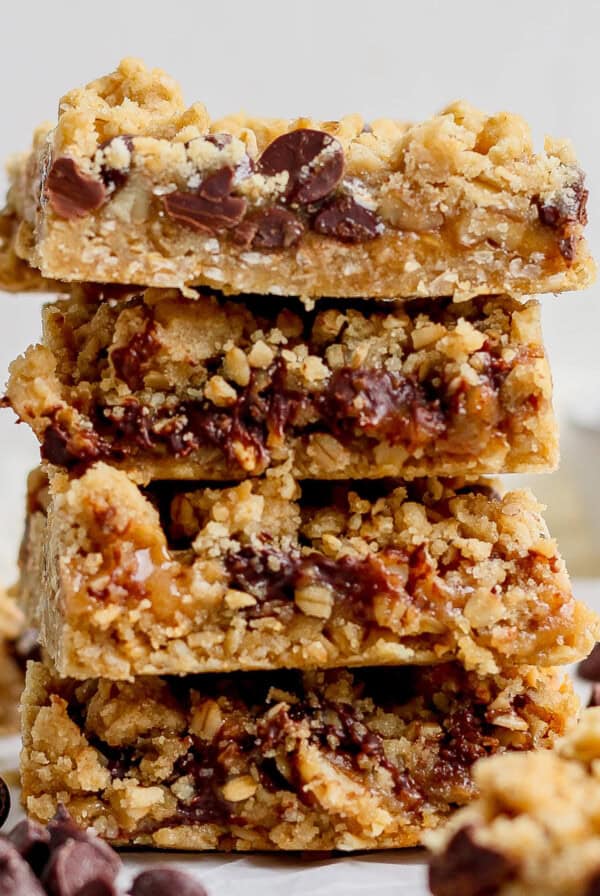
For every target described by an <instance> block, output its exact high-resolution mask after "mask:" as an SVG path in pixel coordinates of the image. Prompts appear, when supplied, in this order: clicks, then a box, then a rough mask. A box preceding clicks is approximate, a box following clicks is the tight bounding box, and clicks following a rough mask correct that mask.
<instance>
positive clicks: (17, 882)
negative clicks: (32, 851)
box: [0, 837, 45, 896]
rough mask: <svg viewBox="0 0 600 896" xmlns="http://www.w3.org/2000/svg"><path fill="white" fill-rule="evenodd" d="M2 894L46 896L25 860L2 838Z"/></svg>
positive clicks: (0, 838) (10, 895)
mask: <svg viewBox="0 0 600 896" xmlns="http://www.w3.org/2000/svg"><path fill="white" fill-rule="evenodd" d="M0 893H1V894H2V896H45V894H44V890H43V889H42V886H41V884H40V882H39V881H38V879H37V877H36V876H35V874H34V873H33V871H32V870H31V868H30V867H29V865H28V864H27V862H26V861H25V859H23V858H21V856H20V855H19V853H18V852H17V850H16V849H15V847H14V846H13V844H12V843H11V842H10V841H9V840H7V839H5V838H4V837H0Z"/></svg>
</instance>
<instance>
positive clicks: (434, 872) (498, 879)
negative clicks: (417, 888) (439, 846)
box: [429, 827, 516, 896]
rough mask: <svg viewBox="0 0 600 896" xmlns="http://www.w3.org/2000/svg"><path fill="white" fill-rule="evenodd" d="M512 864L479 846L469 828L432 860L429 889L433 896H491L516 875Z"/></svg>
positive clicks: (454, 838) (487, 848)
mask: <svg viewBox="0 0 600 896" xmlns="http://www.w3.org/2000/svg"><path fill="white" fill-rule="evenodd" d="M515 871H516V866H515V863H514V862H513V861H512V860H511V859H509V858H507V857H506V856H504V855H502V853H500V852H497V851H496V850H495V849H490V848H489V847H487V846H480V844H479V843H477V842H476V841H475V839H474V837H473V831H472V828H471V827H465V828H461V829H460V830H459V831H457V832H456V834H455V835H454V836H453V837H452V839H451V840H450V842H449V843H448V845H447V846H446V849H445V850H444V852H443V853H441V855H436V856H434V857H433V858H432V859H431V862H430V865H429V888H430V890H431V892H432V893H433V896H493V894H494V893H497V892H498V891H499V890H500V888H501V887H502V886H503V885H504V884H505V883H506V882H507V881H509V880H510V879H511V878H512V877H513V876H514V874H515Z"/></svg>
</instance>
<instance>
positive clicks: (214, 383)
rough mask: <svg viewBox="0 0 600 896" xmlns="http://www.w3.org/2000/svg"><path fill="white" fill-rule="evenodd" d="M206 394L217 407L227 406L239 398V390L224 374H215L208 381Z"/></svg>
mask: <svg viewBox="0 0 600 896" xmlns="http://www.w3.org/2000/svg"><path fill="white" fill-rule="evenodd" d="M204 395H205V396H206V398H208V400H209V401H212V403H213V404H216V406H217V407H219V408H222V407H227V405H230V404H233V403H234V402H235V401H236V400H237V392H236V391H235V389H234V388H233V386H230V385H229V383H228V382H227V380H225V379H223V377H222V376H218V375H217V376H213V377H211V378H210V380H209V381H208V383H207V385H206V388H205V390H204Z"/></svg>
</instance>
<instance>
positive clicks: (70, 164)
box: [46, 156, 106, 220]
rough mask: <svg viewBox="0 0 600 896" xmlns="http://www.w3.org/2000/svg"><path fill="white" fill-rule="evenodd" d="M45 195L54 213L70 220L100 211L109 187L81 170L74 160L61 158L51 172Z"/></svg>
mask: <svg viewBox="0 0 600 896" xmlns="http://www.w3.org/2000/svg"><path fill="white" fill-rule="evenodd" d="M46 195H47V196H48V201H49V202H50V205H51V206H52V209H53V211H55V212H56V214H57V215H59V216H60V217H61V218H66V219H67V220H71V219H73V218H83V217H85V215H87V214H88V213H89V212H93V211H95V210H96V209H98V208H100V206H101V205H102V204H103V203H104V201H105V199H106V187H105V186H104V184H103V183H102V181H100V180H96V178H94V177H90V176H89V175H87V174H84V173H83V172H82V171H80V169H79V168H78V167H77V164H76V163H75V161H74V159H71V158H69V157H68V156H60V157H59V158H58V159H55V160H54V162H53V163H52V166H51V168H50V171H49V173H48V177H47V179H46Z"/></svg>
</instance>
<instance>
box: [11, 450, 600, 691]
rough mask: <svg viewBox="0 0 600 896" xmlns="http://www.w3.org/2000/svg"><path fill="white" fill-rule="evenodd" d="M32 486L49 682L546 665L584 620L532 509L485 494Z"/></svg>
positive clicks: (30, 569) (36, 579)
mask: <svg viewBox="0 0 600 896" xmlns="http://www.w3.org/2000/svg"><path fill="white" fill-rule="evenodd" d="M40 476H41V474H39V473H38V474H35V475H34V476H33V478H32V481H31V493H30V501H29V506H30V513H29V520H28V525H27V532H26V536H25V540H24V545H23V550H22V556H21V563H22V578H21V586H20V590H21V599H22V601H23V604H24V606H25V607H26V610H27V613H28V615H29V618H30V621H31V623H32V624H35V625H39V626H40V629H41V637H42V643H43V644H44V646H45V648H46V649H47V651H48V653H49V655H50V656H51V658H52V660H53V662H54V663H55V665H56V667H57V669H58V672H59V673H60V674H61V675H70V676H73V677H77V678H87V677H89V676H90V675H91V674H95V675H102V676H104V677H106V678H113V679H126V678H130V677H132V676H135V675H153V674H184V673H202V672H209V671H229V670H238V669H273V668H278V667H288V668H314V667H332V666H341V665H343V666H360V665H363V666H364V665H379V664H389V665H393V664H397V663H404V664H406V663H409V664H415V663H416V664H420V663H436V662H441V661H445V660H450V659H455V658H460V659H461V660H462V662H463V663H464V664H465V665H466V666H467V667H468V668H477V669H478V670H480V671H486V672H490V671H491V672H495V671H496V670H497V669H498V668H502V667H504V666H506V665H520V664H523V663H538V664H540V665H542V666H543V665H546V666H550V665H558V664H561V663H565V662H569V661H573V660H576V659H578V658H580V657H582V656H585V655H586V654H587V653H588V652H589V650H590V649H591V647H592V645H593V643H594V641H595V639H596V638H597V637H598V619H597V617H596V616H595V614H593V613H592V612H591V611H590V610H588V609H587V608H586V607H585V606H584V605H583V604H581V603H579V602H577V601H575V599H574V598H573V595H572V592H571V587H570V584H569V580H568V577H567V574H566V572H565V568H564V564H563V561H562V559H561V558H560V555H559V554H558V551H557V547H556V544H555V542H554V541H553V540H552V539H551V538H550V537H549V534H548V530H547V528H546V526H545V523H544V521H543V519H542V516H541V512H540V507H539V505H538V504H537V503H536V501H535V500H534V498H533V496H532V495H531V494H530V493H528V492H525V491H519V492H509V493H508V494H506V495H505V496H504V497H501V496H500V495H499V494H497V493H495V492H494V490H493V488H492V487H491V486H490V483H489V482H487V481H485V480H480V481H477V482H473V483H469V482H465V481H464V480H463V481H461V480H455V481H440V480H434V479H432V480H419V481H415V482H412V483H398V482H396V483H393V482H392V483H390V482H387V481H382V482H377V483H375V482H368V483H362V484H360V485H358V484H355V483H327V482H319V483H304V484H303V485H302V487H300V486H299V485H298V484H297V483H296V482H295V481H294V480H293V479H292V478H291V477H289V476H285V477H281V476H270V477H267V478H265V479H262V480H260V479H255V480H248V481H246V482H244V483H241V484H240V485H238V486H235V487H229V488H219V489H214V488H208V487H202V486H200V485H198V484H196V485H192V484H191V483H185V484H181V485H180V486H179V487H177V486H174V485H173V484H172V483H162V484H155V485H153V486H152V487H151V488H149V489H146V490H142V489H140V488H139V487H138V486H137V485H135V484H134V483H133V482H131V480H130V479H129V478H128V477H127V475H126V474H125V473H123V472H121V471H118V470H114V469H113V468H111V467H109V466H107V465H105V464H98V465H96V466H94V467H92V468H90V469H89V470H88V471H87V472H86V473H85V474H84V475H83V476H82V477H81V478H79V479H73V480H70V479H69V478H68V477H67V476H66V475H65V474H55V475H54V476H53V478H52V482H51V490H50V491H51V493H50V496H48V494H47V488H46V486H45V484H44V481H43V477H42V478H40Z"/></svg>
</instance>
